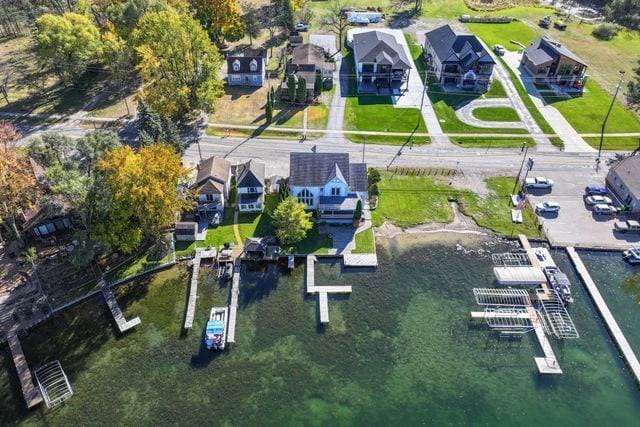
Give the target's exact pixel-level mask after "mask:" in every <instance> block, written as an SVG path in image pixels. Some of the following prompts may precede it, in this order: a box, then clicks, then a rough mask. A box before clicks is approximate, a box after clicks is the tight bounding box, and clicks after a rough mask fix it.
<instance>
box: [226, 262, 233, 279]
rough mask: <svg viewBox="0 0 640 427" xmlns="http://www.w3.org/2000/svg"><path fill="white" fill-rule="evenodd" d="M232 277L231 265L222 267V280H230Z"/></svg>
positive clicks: (230, 263) (229, 263)
mask: <svg viewBox="0 0 640 427" xmlns="http://www.w3.org/2000/svg"><path fill="white" fill-rule="evenodd" d="M232 277H233V263H232V262H228V263H227V265H225V266H224V280H231V278H232Z"/></svg>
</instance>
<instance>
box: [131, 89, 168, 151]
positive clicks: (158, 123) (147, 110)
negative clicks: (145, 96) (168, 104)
mask: <svg viewBox="0 0 640 427" xmlns="http://www.w3.org/2000/svg"><path fill="white" fill-rule="evenodd" d="M137 125H138V135H139V138H140V143H141V145H143V146H144V145H150V144H153V143H155V142H157V141H158V140H159V139H160V138H161V137H163V131H162V119H161V118H160V115H159V114H158V113H157V112H156V111H155V110H154V109H153V108H151V107H149V106H148V105H147V104H146V103H145V102H144V100H142V98H140V99H138V122H137ZM143 139H144V141H143Z"/></svg>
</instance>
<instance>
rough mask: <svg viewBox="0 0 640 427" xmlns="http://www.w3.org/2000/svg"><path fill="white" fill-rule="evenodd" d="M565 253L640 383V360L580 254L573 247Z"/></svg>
mask: <svg viewBox="0 0 640 427" xmlns="http://www.w3.org/2000/svg"><path fill="white" fill-rule="evenodd" d="M567 253H568V254H569V258H571V261H572V262H573V265H574V266H575V267H576V270H577V271H578V274H579V275H580V277H581V278H582V281H583V283H584V284H585V287H586V288H587V291H588V292H589V295H590V296H591V300H592V301H593V303H594V304H595V305H596V307H597V308H598V311H599V312H600V315H601V316H602V319H603V320H604V323H605V325H607V328H608V329H609V332H610V333H611V335H612V336H613V339H614V341H615V342H616V345H617V346H618V348H619V349H620V352H621V353H622V356H623V357H624V359H625V360H626V362H627V366H628V367H629V369H630V370H631V373H632V374H633V376H634V378H635V380H636V383H640V362H638V358H637V357H636V355H635V353H634V352H633V350H632V349H631V346H630V345H629V342H628V341H627V338H626V337H625V336H624V334H623V333H622V330H621V329H620V327H619V326H618V322H616V319H615V318H614V317H613V314H611V311H610V310H609V307H608V306H607V303H606V302H605V301H604V298H602V295H601V294H600V291H599V290H598V287H597V286H596V284H595V282H594V281H593V279H592V278H591V275H590V274H589V271H587V268H586V267H585V266H584V264H583V263H582V260H581V259H580V256H579V255H578V254H577V252H576V250H575V248H573V247H568V248H567Z"/></svg>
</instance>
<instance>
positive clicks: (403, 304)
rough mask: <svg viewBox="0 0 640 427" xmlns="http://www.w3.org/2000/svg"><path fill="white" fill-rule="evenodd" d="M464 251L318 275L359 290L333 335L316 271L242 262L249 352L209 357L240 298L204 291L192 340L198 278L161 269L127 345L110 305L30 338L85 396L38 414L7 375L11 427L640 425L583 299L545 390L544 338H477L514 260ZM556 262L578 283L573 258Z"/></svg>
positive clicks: (339, 306)
mask: <svg viewBox="0 0 640 427" xmlns="http://www.w3.org/2000/svg"><path fill="white" fill-rule="evenodd" d="M465 247H466V248H467V249H474V250H470V251H463V250H456V247H455V245H454V244H453V243H452V242H450V241H449V242H447V243H435V244H427V243H412V244H409V243H406V242H403V243H402V244H401V243H399V241H398V240H392V241H391V243H389V244H385V245H383V246H379V259H380V267H379V268H378V270H377V271H375V272H357V273H356V272H351V271H347V272H344V271H341V269H340V267H339V265H337V264H331V263H329V264H322V265H319V266H318V267H317V270H316V283H317V284H334V283H335V284H337V283H341V284H351V285H352V286H353V288H354V292H353V294H352V295H351V296H349V297H339V298H332V299H331V300H330V303H329V305H330V316H331V323H330V324H329V326H328V327H327V328H326V329H322V328H318V326H317V302H316V298H309V297H306V296H305V295H304V291H303V280H304V266H299V267H297V268H296V269H295V270H294V272H293V273H292V274H291V275H289V274H288V273H284V274H282V273H281V272H280V271H279V270H278V269H277V268H276V267H275V266H269V267H268V268H251V267H250V266H246V265H245V266H244V267H243V276H242V277H243V280H242V288H241V294H240V305H241V307H240V311H239V317H238V325H237V334H236V335H237V336H236V339H237V341H238V342H237V343H236V345H235V347H234V348H232V349H231V351H229V352H228V353H224V354H222V355H218V354H214V353H210V352H207V351H206V350H204V349H203V348H202V346H201V345H200V342H201V337H202V334H201V330H202V328H203V326H204V320H205V317H206V312H207V311H208V308H209V307H211V306H212V305H222V304H224V303H225V301H226V296H227V292H228V290H227V289H226V288H221V287H219V286H218V285H217V284H216V283H214V282H213V281H212V280H205V282H204V283H203V284H202V285H201V297H200V299H199V301H198V308H199V310H198V311H199V313H200V315H199V316H197V323H196V324H195V325H194V330H193V331H192V332H191V333H190V334H188V335H186V336H185V335H183V334H182V333H181V324H182V321H183V318H184V317H183V316H184V307H185V300H186V294H187V290H186V287H187V282H188V280H187V276H186V272H184V271H183V270H173V271H169V272H164V273H161V274H159V275H158V276H157V277H156V279H154V280H153V281H152V282H151V283H137V284H135V285H131V286H128V287H127V288H122V289H120V290H119V293H120V295H119V300H120V302H121V304H122V306H123V307H125V312H126V314H127V315H140V317H141V319H142V322H143V323H142V325H140V326H139V327H138V328H137V329H136V330H135V331H134V332H132V333H130V334H127V335H126V336H124V337H122V338H116V337H117V335H116V334H115V331H114V327H113V326H112V323H111V320H110V319H109V317H108V312H107V311H106V307H105V306H104V304H102V303H101V302H100V300H99V299H96V300H95V301H89V302H87V303H85V304H83V305H81V306H78V307H77V308H73V309H72V310H70V311H68V312H65V314H64V316H60V317H58V318H56V319H55V320H54V321H53V322H49V323H47V324H44V325H42V326H41V327H40V328H38V329H37V330H35V331H33V332H32V333H30V334H29V336H28V337H27V338H26V339H25V341H24V347H25V352H26V354H27V358H28V360H29V362H30V364H31V365H32V367H36V366H39V365H40V364H42V363H44V362H45V361H48V360H52V359H55V358H58V359H60V360H61V362H62V364H63V366H64V368H65V370H66V371H67V373H68V374H69V375H70V376H71V381H72V385H73V387H74V391H75V392H76V395H75V396H73V397H72V398H71V399H70V400H69V401H68V403H67V404H66V405H65V406H64V407H63V408H60V409H57V410H55V411H51V412H47V411H38V412H35V413H32V414H25V413H24V412H23V411H22V410H21V409H19V408H21V406H22V401H21V396H20V395H19V391H18V390H19V386H18V385H17V383H16V379H15V378H14V376H13V375H10V376H8V375H7V374H6V372H7V370H5V369H3V370H2V372H1V373H0V393H1V395H0V424H3V425H4V424H8V423H11V422H13V421H14V420H16V419H18V420H20V421H21V422H25V423H28V424H50V425H63V424H64V425H91V424H94V425H104V424H113V423H115V424H125V425H132V424H137V425H175V424H179V425H220V424H228V425H332V426H333V425H367V426H368V425H401V424H403V425H417V424H430V425H455V426H457V425H474V426H478V425H479V426H485V425H486V426H489V425H491V426H514V425H522V426H528V425H531V426H534V425H535V426H540V425H547V426H556V425H557V426H560V425H562V426H572V425H576V426H578V425H579V426H592V425H593V426H602V425H621V426H628V425H635V424H636V422H637V420H638V417H640V393H639V392H638V391H637V388H636V387H635V385H634V384H633V383H632V381H631V378H630V376H629V375H628V373H627V372H626V368H625V367H624V365H623V363H622V362H621V360H620V359H619V357H618V353H617V351H616V350H615V348H614V347H613V345H612V344H611V342H610V340H609V338H608V335H607V334H606V331H605V329H604V327H603V325H602V324H601V322H600V320H599V318H598V316H597V315H596V312H595V311H594V309H593V307H592V306H591V304H590V301H589V300H588V296H587V295H586V293H585V292H584V291H583V289H582V287H581V286H574V288H575V293H576V303H575V304H574V306H573V307H572V309H571V312H572V315H573V317H574V320H575V322H576V326H577V327H578V329H579V331H580V333H581V338H580V339H579V340H573V341H565V342H562V343H559V342H554V343H553V345H554V349H555V350H556V354H557V355H558V358H559V361H560V364H561V366H562V368H563V370H564V372H565V374H564V375H563V376H561V377H559V378H542V377H540V376H538V374H537V371H536V368H535V364H534V361H533V357H534V355H536V354H539V353H540V350H539V349H537V344H536V343H534V342H533V340H532V338H533V336H531V337H530V336H527V337H525V338H524V339H523V340H522V341H498V340H497V339H496V338H495V337H494V336H492V335H491V334H490V333H489V332H488V331H487V330H485V329H478V328H473V327H470V326H469V322H468V316H469V311H470V310H472V309H476V308H477V306H475V303H474V301H473V295H472V293H471V289H472V288H473V287H477V286H487V285H488V284H490V283H491V282H492V280H493V275H492V272H491V261H490V258H489V253H490V252H495V251H504V250H506V249H507V248H506V245H505V244H503V243H499V242H498V243H496V242H492V243H491V244H490V245H480V246H474V245H470V244H465ZM478 248H481V249H483V250H484V251H483V252H482V253H479V252H478V251H477V250H475V249H478ZM555 258H556V260H557V262H558V264H559V265H560V266H561V268H563V270H565V271H566V272H567V273H568V274H569V276H570V278H571V279H572V281H573V282H574V283H576V284H577V283H578V281H577V278H576V277H575V275H574V274H573V270H571V269H570V264H569V262H568V259H567V257H566V256H565V255H564V254H562V253H560V254H557V255H556V256H555ZM206 273H207V272H206V270H205V271H203V274H205V275H206ZM176 275H177V277H176ZM0 360H1V362H0V363H4V364H5V365H6V364H7V362H8V360H7V358H5V359H4V360H2V359H0ZM9 372H12V371H9Z"/></svg>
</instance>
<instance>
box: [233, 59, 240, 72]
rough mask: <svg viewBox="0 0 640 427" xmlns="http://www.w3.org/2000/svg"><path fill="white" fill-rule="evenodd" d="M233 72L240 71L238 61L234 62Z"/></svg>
mask: <svg viewBox="0 0 640 427" xmlns="http://www.w3.org/2000/svg"><path fill="white" fill-rule="evenodd" d="M233 71H236V72H237V71H240V61H238V60H237V59H236V60H235V61H233Z"/></svg>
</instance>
